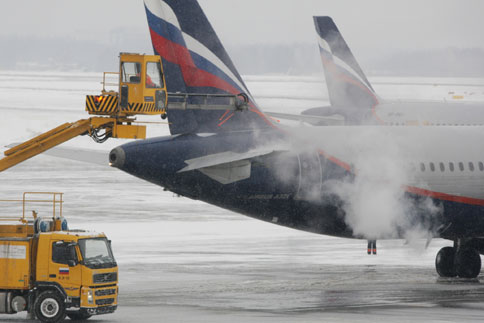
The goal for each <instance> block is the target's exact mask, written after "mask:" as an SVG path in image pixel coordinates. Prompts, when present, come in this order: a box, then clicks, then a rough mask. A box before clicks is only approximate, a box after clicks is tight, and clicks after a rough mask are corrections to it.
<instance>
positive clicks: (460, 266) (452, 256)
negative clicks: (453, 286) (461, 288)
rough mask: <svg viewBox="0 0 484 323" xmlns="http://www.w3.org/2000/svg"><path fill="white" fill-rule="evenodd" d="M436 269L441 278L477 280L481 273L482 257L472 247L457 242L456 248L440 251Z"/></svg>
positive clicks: (436, 259) (446, 248)
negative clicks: (456, 277)
mask: <svg viewBox="0 0 484 323" xmlns="http://www.w3.org/2000/svg"><path fill="white" fill-rule="evenodd" d="M435 268H436V269H437V273H438V274H439V276H440V277H455V276H459V277H461V278H476V277H477V276H478V275H479V273H480V272H481V256H480V255H479V252H478V251H477V250H476V249H475V248H473V247H472V246H469V245H462V243H461V241H456V243H455V244H454V247H444V248H442V249H440V251H439V252H438V253H437V257H436V258H435Z"/></svg>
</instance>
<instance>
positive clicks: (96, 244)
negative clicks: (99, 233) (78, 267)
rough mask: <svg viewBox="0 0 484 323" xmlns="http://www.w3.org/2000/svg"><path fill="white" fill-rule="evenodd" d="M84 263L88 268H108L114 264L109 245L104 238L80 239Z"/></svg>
mask: <svg viewBox="0 0 484 323" xmlns="http://www.w3.org/2000/svg"><path fill="white" fill-rule="evenodd" d="M79 248H80V249H81V254H82V259H83V262H84V265H85V266H87V267H89V268H109V267H114V266H116V261H115V260H114V257H113V252H112V251H111V246H110V244H109V242H108V241H107V239H106V238H91V239H80V240H79Z"/></svg>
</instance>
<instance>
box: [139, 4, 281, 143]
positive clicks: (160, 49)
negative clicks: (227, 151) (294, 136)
mask: <svg viewBox="0 0 484 323" xmlns="http://www.w3.org/2000/svg"><path fill="white" fill-rule="evenodd" d="M144 2H145V9H146V15H147V19H148V25H149V30H150V34H151V40H152V43H153V48H154V51H155V54H157V55H160V56H161V58H162V61H163V69H164V73H165V80H166V85H167V89H168V92H180V93H196V94H239V93H245V94H246V95H247V96H248V98H249V104H248V105H249V108H248V110H245V111H228V110H227V111H220V110H218V111H216V110H190V111H188V110H184V111H179V110H172V111H170V110H169V109H168V121H169V124H170V132H171V133H172V134H178V133H195V132H220V131H234V130H250V129H254V128H263V127H269V126H273V123H272V122H271V121H270V120H269V119H268V118H267V117H266V116H265V115H264V114H263V113H262V111H261V110H260V109H259V108H258V107H257V105H256V103H255V102H254V99H253V98H252V96H251V95H250V93H249V90H248V89H247V87H246V85H245V83H244V81H243V80H242V78H241V77H240V75H239V73H238V71H237V69H236V68H235V66H234V64H233V63H232V60H231V59H230V57H229V55H228V54H227V52H226V51H225V48H224V47H223V45H222V43H221V42H220V40H219V38H218V37H217V35H216V33H215V31H214V30H213V28H212V26H211V25H210V22H209V21H208V19H207V17H206V16H205V14H204V12H203V10H202V8H201V7H200V5H199V4H198V2H197V1H196V0H184V1H179V0H145V1H144ZM193 103H197V102H193Z"/></svg>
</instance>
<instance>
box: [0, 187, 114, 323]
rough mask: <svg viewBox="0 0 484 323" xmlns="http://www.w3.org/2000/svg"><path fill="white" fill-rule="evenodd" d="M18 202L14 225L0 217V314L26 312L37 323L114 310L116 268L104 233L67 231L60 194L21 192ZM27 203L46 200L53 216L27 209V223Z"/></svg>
mask: <svg viewBox="0 0 484 323" xmlns="http://www.w3.org/2000/svg"><path fill="white" fill-rule="evenodd" d="M46 194H47V195H48V196H50V197H52V198H51V199H49V198H46V197H45V195H46ZM32 196H34V197H32ZM39 196H40V197H41V199H39ZM1 201H3V202H7V201H8V200H1ZM13 201H16V200H9V201H8V202H13ZM18 201H19V202H21V203H22V209H23V212H22V213H23V214H22V217H20V218H19V217H17V219H16V223H15V222H13V221H12V220H13V219H12V218H11V217H8V216H5V217H0V313H4V314H15V313H18V312H21V311H28V313H29V315H30V316H31V317H32V316H35V317H36V318H37V319H39V320H40V321H42V322H58V321H60V320H63V319H64V318H65V316H66V315H67V316H68V317H69V318H71V319H72V320H85V319H88V318H89V317H91V316H92V315H96V314H106V313H112V312H114V311H115V310H116V308H117V299H118V266H117V264H116V261H115V259H114V256H113V252H112V250H111V242H110V240H108V239H107V237H106V236H105V235H104V233H95V232H88V231H83V230H68V227H67V221H66V219H65V218H64V217H63V216H62V203H63V200H62V193H57V192H51V193H45V192H43V193H37V192H27V193H24V195H23V199H22V200H18ZM31 202H48V203H50V202H52V205H53V216H52V217H49V218H42V217H39V216H37V213H36V212H35V211H32V218H31V219H28V218H27V217H26V216H25V213H26V208H27V204H28V203H31Z"/></svg>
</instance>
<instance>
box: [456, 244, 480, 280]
mask: <svg viewBox="0 0 484 323" xmlns="http://www.w3.org/2000/svg"><path fill="white" fill-rule="evenodd" d="M455 272H456V274H457V276H459V277H462V278H476V277H477V276H478V275H479V273H480V272H481V256H480V255H479V252H478V251H477V250H476V249H474V248H462V249H461V250H459V252H457V254H456V255H455Z"/></svg>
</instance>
